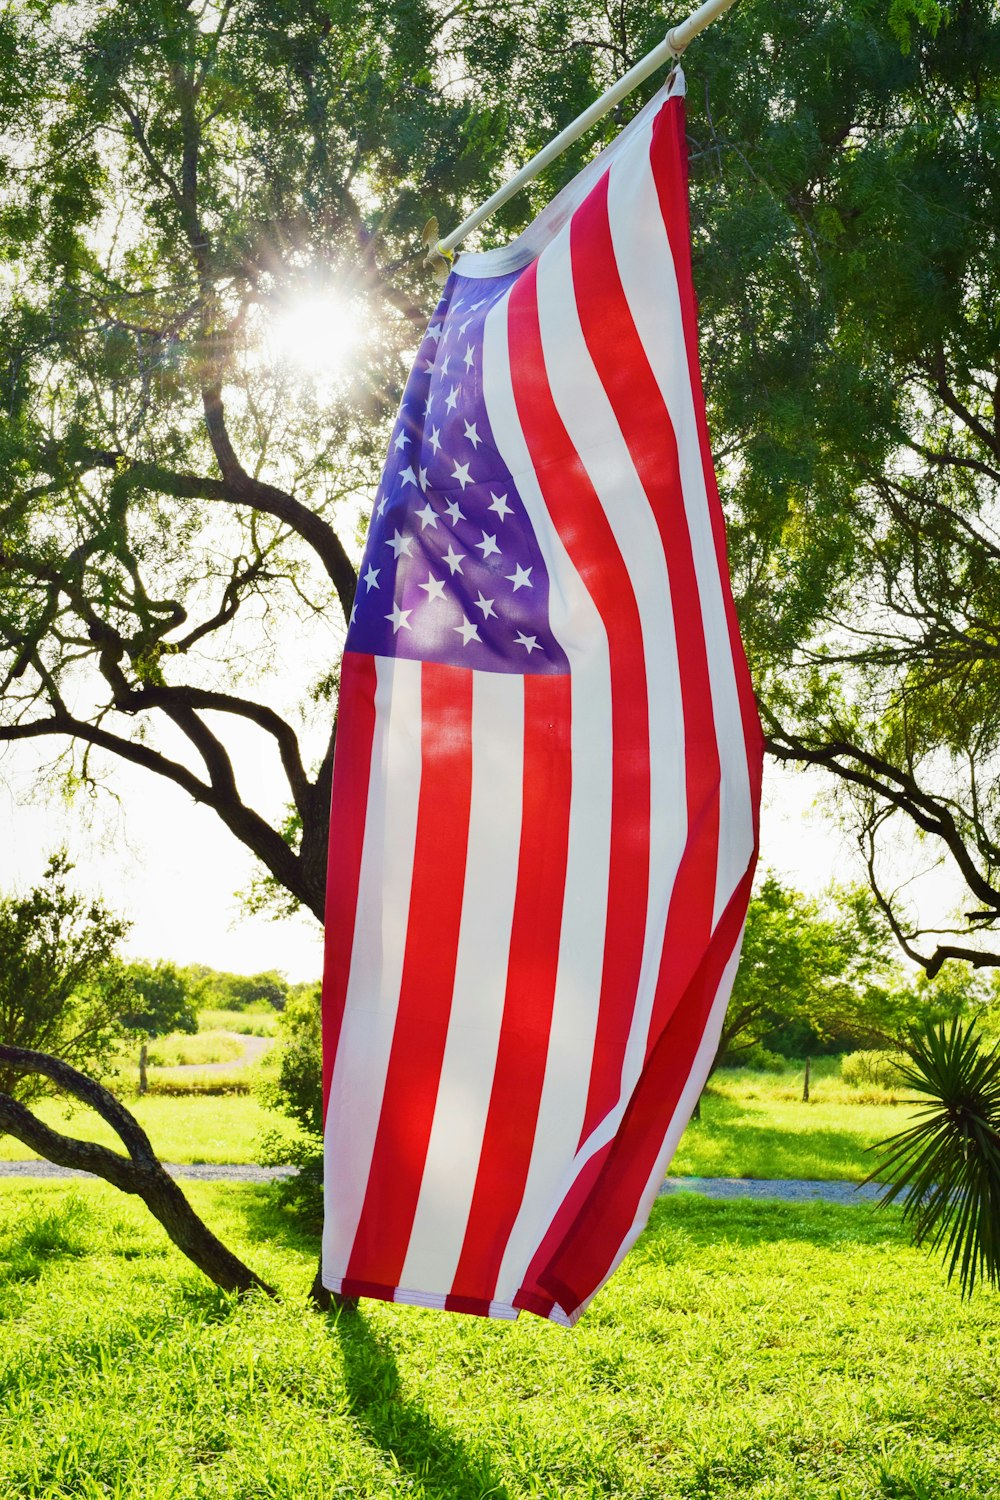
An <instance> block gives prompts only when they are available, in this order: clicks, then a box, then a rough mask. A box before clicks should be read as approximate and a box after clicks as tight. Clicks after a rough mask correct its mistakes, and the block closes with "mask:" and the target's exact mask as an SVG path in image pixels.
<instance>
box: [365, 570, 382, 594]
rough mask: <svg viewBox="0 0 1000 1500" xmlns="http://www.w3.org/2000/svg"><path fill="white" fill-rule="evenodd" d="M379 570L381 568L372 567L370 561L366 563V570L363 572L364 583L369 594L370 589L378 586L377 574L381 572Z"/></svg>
mask: <svg viewBox="0 0 1000 1500" xmlns="http://www.w3.org/2000/svg"><path fill="white" fill-rule="evenodd" d="M381 571H382V569H381V568H373V567H372V565H371V563H369V564H368V572H367V573H366V574H365V583H366V584H367V586H368V592H369V594H370V593H371V591H372V589H377V588H378V575H379V574H380V573H381Z"/></svg>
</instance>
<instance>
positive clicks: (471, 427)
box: [465, 422, 482, 448]
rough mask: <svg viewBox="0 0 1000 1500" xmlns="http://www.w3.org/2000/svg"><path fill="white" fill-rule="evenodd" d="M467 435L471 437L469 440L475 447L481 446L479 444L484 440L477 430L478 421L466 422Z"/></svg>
mask: <svg viewBox="0 0 1000 1500" xmlns="http://www.w3.org/2000/svg"><path fill="white" fill-rule="evenodd" d="M465 435H466V437H467V438H468V439H469V442H470V443H471V444H472V446H473V448H478V447H479V444H480V443H481V442H482V438H481V437H480V436H479V433H478V432H477V431H476V423H475V422H466V424H465Z"/></svg>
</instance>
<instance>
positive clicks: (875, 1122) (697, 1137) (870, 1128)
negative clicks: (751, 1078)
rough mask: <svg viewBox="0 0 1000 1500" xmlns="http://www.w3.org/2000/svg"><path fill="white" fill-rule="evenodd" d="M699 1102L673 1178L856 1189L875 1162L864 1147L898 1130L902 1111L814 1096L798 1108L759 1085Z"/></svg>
mask: <svg viewBox="0 0 1000 1500" xmlns="http://www.w3.org/2000/svg"><path fill="white" fill-rule="evenodd" d="M724 1087H725V1092H715V1091H714V1083H713V1088H712V1090H710V1091H709V1092H708V1093H707V1094H705V1095H704V1097H703V1098H702V1101H701V1119H700V1120H692V1122H691V1124H690V1125H689V1126H688V1128H687V1130H686V1131H685V1132H684V1135H683V1136H682V1138H681V1143H680V1147H679V1149H678V1152H677V1155H676V1156H675V1157H674V1159H673V1162H672V1163H671V1166H670V1173H671V1175H672V1176H678V1177H689V1176H695V1177H800V1178H822V1179H831V1178H833V1179H835V1178H842V1179H844V1180H847V1181H851V1182H860V1181H861V1180H862V1179H863V1178H865V1177H867V1176H868V1174H869V1173H870V1172H871V1171H872V1170H873V1168H874V1166H875V1163H874V1160H873V1158H872V1157H871V1155H870V1154H869V1149H870V1147H872V1146H874V1145H875V1144H877V1142H879V1141H881V1140H884V1139H885V1137H886V1136H888V1135H891V1134H892V1132H893V1131H894V1130H898V1129H900V1127H901V1126H902V1125H903V1123H905V1121H906V1119H907V1118H908V1116H909V1113H910V1111H909V1108H908V1107H907V1106H906V1105H896V1104H888V1103H886V1104H845V1103H840V1102H836V1101H828V1100H825V1099H824V1098H823V1097H822V1094H821V1093H814V1095H813V1097H812V1099H811V1100H810V1102H809V1103H808V1104H805V1103H803V1102H802V1098H801V1085H800V1088H799V1092H798V1095H797V1096H793V1097H792V1098H791V1099H789V1098H787V1097H781V1094H780V1092H779V1091H778V1090H766V1089H764V1088H763V1087H762V1086H761V1085H760V1083H759V1081H758V1082H757V1083H756V1084H755V1086H754V1087H752V1088H750V1089H749V1090H747V1091H741V1090H739V1089H738V1088H737V1087H735V1086H734V1085H733V1084H732V1083H727V1084H726V1085H724Z"/></svg>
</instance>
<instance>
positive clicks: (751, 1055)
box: [719, 1042, 788, 1073]
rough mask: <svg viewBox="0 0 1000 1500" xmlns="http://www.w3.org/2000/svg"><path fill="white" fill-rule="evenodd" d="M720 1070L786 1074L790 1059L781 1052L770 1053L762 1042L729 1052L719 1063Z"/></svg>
mask: <svg viewBox="0 0 1000 1500" xmlns="http://www.w3.org/2000/svg"><path fill="white" fill-rule="evenodd" d="M719 1067H720V1068H746V1070H747V1071H748V1072H750V1073H784V1072H785V1071H786V1070H787V1068H788V1059H787V1058H785V1057H782V1056H781V1054H780V1052H770V1051H769V1050H768V1049H767V1047H765V1046H764V1045H763V1044H762V1043H761V1042H754V1044H753V1046H752V1047H737V1048H736V1049H735V1050H733V1051H732V1052H727V1053H726V1054H725V1055H724V1056H723V1057H722V1059H721V1060H720V1062H719Z"/></svg>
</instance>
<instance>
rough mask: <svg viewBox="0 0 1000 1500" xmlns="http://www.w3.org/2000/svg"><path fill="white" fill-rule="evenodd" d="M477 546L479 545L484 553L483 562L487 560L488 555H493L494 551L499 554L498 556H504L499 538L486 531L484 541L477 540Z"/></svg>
mask: <svg viewBox="0 0 1000 1500" xmlns="http://www.w3.org/2000/svg"><path fill="white" fill-rule="evenodd" d="M475 546H477V547H478V548H479V550H480V552H481V553H482V554H483V562H485V561H486V559H487V558H488V557H492V555H493V553H494V552H495V553H496V554H497V556H498V557H502V555H503V554H502V553H501V551H500V548H499V547H498V546H497V539H496V537H495V536H487V535H486V532H485V531H484V532H483V539H482V541H481V542H476V543H475Z"/></svg>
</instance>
